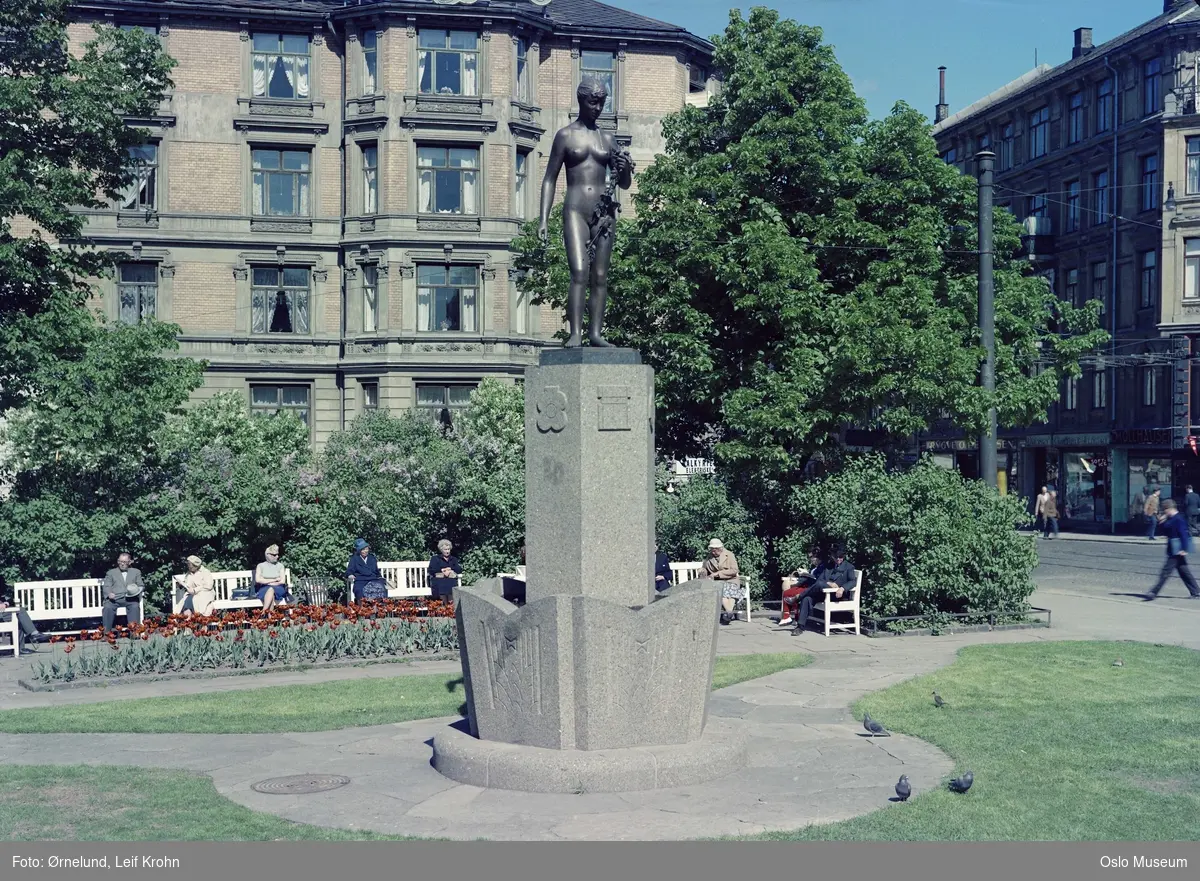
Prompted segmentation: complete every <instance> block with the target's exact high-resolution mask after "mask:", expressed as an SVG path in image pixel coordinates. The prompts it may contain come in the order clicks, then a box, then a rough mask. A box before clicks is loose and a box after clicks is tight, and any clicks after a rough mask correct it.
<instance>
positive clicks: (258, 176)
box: [252, 171, 267, 214]
mask: <svg viewBox="0 0 1200 881" xmlns="http://www.w3.org/2000/svg"><path fill="white" fill-rule="evenodd" d="M264 177H266V175H264V174H263V173H262V172H261V171H256V172H254V208H253V209H252V211H253V213H255V214H266V213H267V200H266V193H265V181H264V180H263V178H264Z"/></svg>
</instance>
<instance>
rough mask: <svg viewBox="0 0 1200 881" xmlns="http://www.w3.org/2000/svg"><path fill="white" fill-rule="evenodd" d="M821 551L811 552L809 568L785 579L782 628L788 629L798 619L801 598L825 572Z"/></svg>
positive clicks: (781, 618)
mask: <svg viewBox="0 0 1200 881" xmlns="http://www.w3.org/2000/svg"><path fill="white" fill-rule="evenodd" d="M822 559H823V556H822V554H821V552H820V551H815V550H814V551H809V553H808V568H807V569H805V568H804V567H803V566H801V567H800V568H799V569H797V570H796V571H795V572H793V573H792V574H791V576H790V577H788V578H785V579H784V590H783V602H782V603H781V604H780V613H781V617H780V618H779V626H780V627H788V626H790V625H791V624H792V622H793V621H794V620H795V618H796V606H798V605H799V604H800V597H801V595H803V593H804V592H805V590H806V589H807V588H808V587H809V586H810V585H812V583H813V581H814V580H816V579H817V578H819V577H820V576H821V574H822V573H824V571H825V564H824V563H823V562H822Z"/></svg>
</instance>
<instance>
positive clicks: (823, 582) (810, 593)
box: [793, 545, 858, 635]
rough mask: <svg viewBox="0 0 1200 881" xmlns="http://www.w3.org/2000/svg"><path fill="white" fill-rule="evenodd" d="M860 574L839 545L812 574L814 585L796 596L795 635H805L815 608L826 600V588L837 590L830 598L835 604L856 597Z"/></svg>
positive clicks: (805, 588) (810, 585)
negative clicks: (809, 617)
mask: <svg viewBox="0 0 1200 881" xmlns="http://www.w3.org/2000/svg"><path fill="white" fill-rule="evenodd" d="M857 579H858V573H857V572H855V571H854V565H853V564H852V563H851V562H850V561H849V560H847V559H846V551H845V549H844V548H842V546H841V545H838V546H837V547H835V548H834V549H833V551H832V552H831V553H830V555H829V557H828V558H827V559H826V561H825V562H824V563H823V564H822V565H821V566H820V567H819V568H818V569H817V570H815V571H814V572H813V573H812V583H811V584H809V585H807V586H806V587H804V589H803V590H802V591H801V592H800V593H798V594H796V595H795V598H794V602H795V603H796V604H797V606H798V610H797V612H796V617H795V623H796V629H795V630H794V631H793V635H796V634H799V633H803V632H804V629H805V626H806V625H807V623H808V616H809V615H811V614H812V609H813V606H814V605H816V604H817V603H819V602H823V601H824V600H825V588H827V587H832V588H836V589H835V590H834V592H833V593H832V594H830V595H829V598H830V599H831V600H833V602H835V603H838V602H846V601H847V600H849V599H850V598H851V597H853V596H854V585H855V584H856V583H857Z"/></svg>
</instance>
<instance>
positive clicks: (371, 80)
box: [359, 29, 379, 95]
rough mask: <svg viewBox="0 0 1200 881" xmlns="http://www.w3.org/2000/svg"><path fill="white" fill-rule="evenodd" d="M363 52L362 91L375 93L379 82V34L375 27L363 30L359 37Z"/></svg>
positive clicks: (368, 93)
mask: <svg viewBox="0 0 1200 881" xmlns="http://www.w3.org/2000/svg"><path fill="white" fill-rule="evenodd" d="M359 40H360V42H361V43H362V53H363V78H362V93H363V94H364V95H374V94H375V93H376V91H377V90H378V83H379V46H378V40H379V35H378V33H376V31H375V30H374V29H371V30H369V31H363V32H362V35H361V36H360V37H359Z"/></svg>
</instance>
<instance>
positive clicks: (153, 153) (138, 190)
mask: <svg viewBox="0 0 1200 881" xmlns="http://www.w3.org/2000/svg"><path fill="white" fill-rule="evenodd" d="M127 167H128V169H129V170H130V171H131V172H132V173H133V174H134V175H136V177H135V178H134V179H133V181H132V182H131V183H130V184H129V186H128V187H126V188H125V192H124V193H122V194H121V210H123V211H153V210H154V209H155V208H157V207H158V145H157V144H141V145H139V146H137V147H130V148H129V162H128V165H127Z"/></svg>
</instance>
